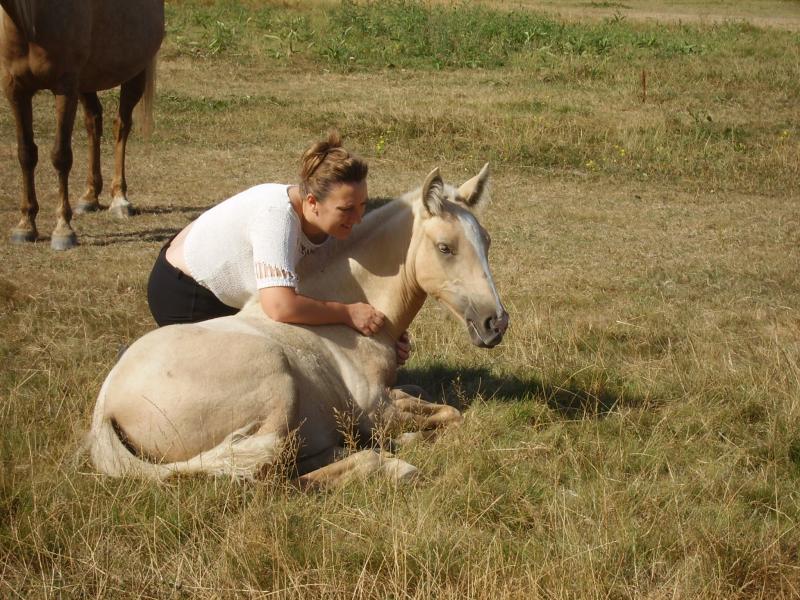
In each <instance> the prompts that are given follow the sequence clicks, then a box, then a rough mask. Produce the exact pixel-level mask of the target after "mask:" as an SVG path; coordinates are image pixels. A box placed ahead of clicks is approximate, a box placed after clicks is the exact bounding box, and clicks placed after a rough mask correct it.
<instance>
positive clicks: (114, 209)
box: [108, 198, 133, 219]
mask: <svg viewBox="0 0 800 600" xmlns="http://www.w3.org/2000/svg"><path fill="white" fill-rule="evenodd" d="M108 212H109V213H111V216H112V217H114V218H115V219H127V218H128V217H130V216H131V215H133V204H131V203H130V202H128V201H127V200H126V199H125V198H114V201H113V202H111V206H109V207H108Z"/></svg>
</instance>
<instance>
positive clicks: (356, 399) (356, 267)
mask: <svg viewBox="0 0 800 600" xmlns="http://www.w3.org/2000/svg"><path fill="white" fill-rule="evenodd" d="M488 180H489V171H488V165H486V166H484V168H483V169H482V170H481V172H480V173H479V174H478V175H477V176H476V177H474V178H473V179H471V180H469V181H468V182H466V183H465V184H464V185H462V186H461V187H460V188H458V189H456V188H453V187H451V186H448V185H445V184H444V183H443V181H442V179H441V177H440V176H439V171H438V169H436V170H434V171H433V172H432V173H431V174H430V175H428V177H427V179H426V180H425V183H424V185H423V186H422V188H420V189H419V190H417V191H415V192H411V193H409V194H407V195H406V196H404V197H403V198H401V199H399V200H395V201H393V202H390V203H389V204H387V205H385V206H383V207H381V208H379V209H377V210H374V211H372V212H371V213H369V214H368V215H367V216H366V218H365V219H364V223H363V224H362V225H361V226H359V227H358V228H356V230H355V231H354V232H353V234H352V235H351V236H350V238H349V239H348V240H346V241H343V242H334V241H331V242H329V245H327V247H324V249H323V250H321V251H319V252H317V253H315V254H314V255H311V256H310V257H307V258H306V259H304V261H303V262H302V263H301V267H300V271H301V272H300V280H301V281H302V282H304V283H303V285H302V287H301V290H300V291H301V292H302V293H304V294H307V295H309V296H312V297H315V298H320V299H323V300H333V299H336V300H339V301H342V302H357V301H360V302H369V303H370V304H372V305H373V306H375V307H376V308H378V309H379V310H381V311H382V312H383V313H384V314H385V315H386V324H385V326H384V328H383V330H382V331H381V332H380V333H379V334H378V335H376V336H375V337H364V336H362V335H360V334H359V333H357V332H356V331H354V330H352V329H350V328H349V327H346V326H343V325H342V326H333V325H331V326H315V327H305V326H297V325H287V324H282V323H276V322H274V321H271V320H270V319H269V318H268V317H267V316H266V315H264V313H263V311H262V310H261V307H260V306H259V304H258V302H251V303H250V304H248V305H247V306H245V307H244V308H243V309H242V310H241V312H239V313H238V314H236V315H234V316H231V317H223V318H220V319H213V320H211V321H205V322H203V323H197V324H192V325H173V326H168V327H163V328H161V329H157V330H155V331H152V332H150V333H148V334H146V335H145V336H143V337H142V338H140V339H139V340H137V341H136V342H135V343H134V344H133V345H131V347H130V348H129V349H128V350H127V351H126V352H125V354H124V355H123V356H122V357H121V358H120V360H119V362H118V363H117V364H116V365H115V366H114V368H113V369H112V370H111V372H110V373H109V374H108V377H107V378H106V380H105V383H104V384H103V386H102V389H101V390H100V394H99V397H98V399H97V405H96V407H95V411H94V418H93V422H92V429H91V433H90V442H91V456H92V461H93V462H94V465H95V466H96V468H97V469H98V470H99V471H101V472H103V473H107V474H109V475H125V474H132V475H138V476H144V477H151V478H163V477H166V476H169V475H170V474H172V473H179V472H207V473H212V474H230V475H234V476H243V477H254V476H257V475H258V474H259V472H260V469H261V468H262V467H264V466H265V465H268V464H269V463H271V462H274V461H275V460H276V458H277V456H278V454H279V453H280V452H281V448H282V446H283V443H284V441H285V440H286V439H287V437H288V436H289V435H290V433H292V432H296V434H297V436H298V439H299V450H298V452H297V463H296V464H297V470H298V472H300V473H304V474H303V475H301V477H300V481H299V483H300V484H301V485H325V484H328V483H332V482H336V481H340V480H342V479H343V478H347V477H350V476H352V475H353V474H358V473H368V472H373V471H380V472H382V473H384V474H385V475H387V476H389V477H390V478H393V479H400V480H402V479H405V478H407V477H410V476H412V475H413V473H414V472H415V471H416V469H415V468H414V467H412V466H411V465H408V464H407V463H404V462H402V461H400V460H399V459H397V458H394V457H392V456H391V455H388V454H385V453H381V452H376V451H373V450H365V451H362V452H358V453H356V454H352V455H351V456H349V457H348V458H346V459H344V460H341V461H338V462H333V461H334V458H335V456H336V454H337V450H338V449H339V448H340V446H341V445H342V441H343V436H342V432H340V431H338V428H337V415H338V414H342V413H345V414H356V415H358V417H357V426H358V429H359V432H360V433H361V435H362V436H365V437H366V439H371V438H370V436H371V435H373V434H374V433H375V432H376V431H377V430H379V429H380V428H383V427H388V428H389V429H392V428H395V429H396V428H397V427H398V426H399V427H402V426H404V425H410V426H414V427H415V428H417V429H418V430H422V431H431V430H434V429H436V428H438V427H443V426H446V425H450V424H456V423H459V422H460V421H461V414H460V413H459V412H458V411H457V410H456V409H454V408H452V407H450V406H446V405H438V404H431V403H428V402H425V401H423V400H420V399H418V398H414V397H412V396H410V395H408V394H405V393H403V392H400V391H397V390H390V389H389V386H390V385H391V384H392V383H393V382H394V380H395V369H396V363H395V354H394V343H395V341H396V340H397V338H398V337H399V335H400V334H401V333H402V332H403V331H404V330H406V328H407V327H408V326H409V324H410V323H411V321H412V319H413V318H414V316H415V315H416V314H417V312H418V311H419V309H420V308H421V307H422V304H423V302H424V301H425V298H426V296H428V295H430V296H433V297H434V298H436V300H438V301H439V302H440V303H442V304H443V305H445V306H446V307H448V308H449V309H450V310H451V311H452V312H453V313H454V314H455V315H456V317H458V318H459V319H460V320H461V321H462V322H463V323H464V324H465V326H466V330H467V332H468V334H469V337H470V339H471V341H472V343H473V344H475V345H477V346H480V347H484V348H492V347H494V346H495V345H497V344H498V343H500V341H501V339H502V338H503V334H504V333H505V331H506V327H507V326H508V314H507V313H506V311H505V309H504V308H503V305H502V303H501V302H500V298H499V296H498V293H497V289H496V288H495V285H494V282H493V279H492V274H491V271H490V270H489V263H488V246H489V236H488V234H487V233H486V231H485V230H484V229H483V227H482V226H481V225H480V223H479V222H478V220H477V219H476V217H475V214H474V211H475V210H476V209H477V208H478V207H479V206H481V205H482V204H485V203H486V202H487V200H488ZM404 439H407V436H405V437H404Z"/></svg>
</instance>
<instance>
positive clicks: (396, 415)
mask: <svg viewBox="0 0 800 600" xmlns="http://www.w3.org/2000/svg"><path fill="white" fill-rule="evenodd" d="M389 398H390V399H391V403H390V405H389V407H388V408H387V409H386V410H385V412H384V417H385V418H386V419H387V420H388V427H389V428H390V429H407V428H409V427H413V428H414V429H416V431H411V432H406V433H403V434H401V435H399V436H397V437H396V438H394V439H393V440H392V445H393V447H400V446H403V445H406V444H408V443H410V442H413V441H416V440H418V439H424V440H430V439H433V438H434V437H435V436H436V435H437V433H438V432H439V431H441V430H442V429H444V428H445V427H454V426H458V425H460V424H461V423H462V422H463V421H464V417H463V416H462V415H461V413H460V412H459V411H458V410H457V409H455V408H453V407H452V406H448V405H447V404H435V403H432V402H427V401H425V400H422V399H421V398H417V397H415V396H412V395H409V394H407V393H405V392H404V391H402V390H400V389H396V388H395V389H392V390H389Z"/></svg>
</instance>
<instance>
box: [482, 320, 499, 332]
mask: <svg viewBox="0 0 800 600" xmlns="http://www.w3.org/2000/svg"><path fill="white" fill-rule="evenodd" d="M483 329H484V331H494V330H495V329H496V327H495V318H494V317H488V318H487V319H486V320H485V321H484V322H483Z"/></svg>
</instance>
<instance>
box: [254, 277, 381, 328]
mask: <svg viewBox="0 0 800 600" xmlns="http://www.w3.org/2000/svg"><path fill="white" fill-rule="evenodd" d="M258 298H259V301H260V302H261V308H262V310H263V311H264V312H265V313H266V315H267V316H268V317H269V318H271V319H272V320H273V321H278V322H280V323H297V324H299V325H332V324H337V323H341V324H343V325H348V326H349V327H352V328H353V329H355V330H356V331H358V332H360V333H362V334H364V335H373V334H375V333H378V331H380V329H381V327H383V319H384V317H383V313H382V312H380V311H379V310H376V309H375V308H373V307H372V306H371V305H369V304H366V303H364V302H356V303H354V304H343V303H341V302H325V301H322V300H315V299H313V298H309V297H307V296H301V295H300V294H298V293H297V292H296V291H295V290H294V288H290V287H267V288H262V289H261V290H259V292H258Z"/></svg>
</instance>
